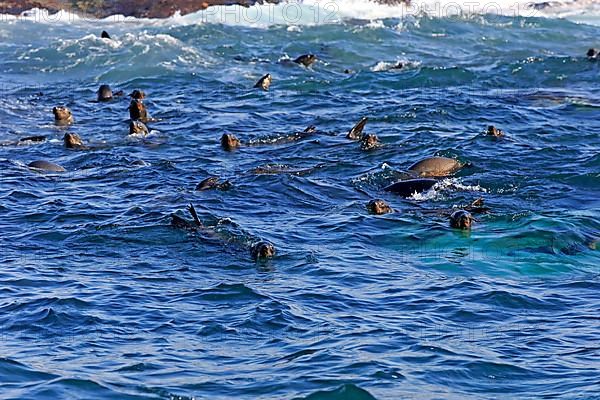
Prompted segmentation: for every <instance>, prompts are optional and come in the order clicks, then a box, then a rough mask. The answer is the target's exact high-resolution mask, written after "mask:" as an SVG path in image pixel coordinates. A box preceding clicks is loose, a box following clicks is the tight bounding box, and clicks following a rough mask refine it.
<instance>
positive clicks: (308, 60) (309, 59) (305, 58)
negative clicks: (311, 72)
mask: <svg viewBox="0 0 600 400" xmlns="http://www.w3.org/2000/svg"><path fill="white" fill-rule="evenodd" d="M315 61H317V56H315V55H314V54H303V55H301V56H300V57H298V58H296V59H295V60H294V62H295V63H296V64H302V65H304V66H305V67H310V66H311V65H313V64H314V62H315Z"/></svg>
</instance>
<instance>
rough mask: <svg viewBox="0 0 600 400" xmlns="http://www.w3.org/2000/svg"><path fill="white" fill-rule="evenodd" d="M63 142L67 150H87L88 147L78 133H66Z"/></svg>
mask: <svg viewBox="0 0 600 400" xmlns="http://www.w3.org/2000/svg"><path fill="white" fill-rule="evenodd" d="M63 141H64V143H65V147H66V148H67V149H85V148H86V146H85V144H84V143H83V140H81V137H79V135H78V134H76V133H65V136H64V137H63Z"/></svg>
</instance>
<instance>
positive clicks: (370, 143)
mask: <svg viewBox="0 0 600 400" xmlns="http://www.w3.org/2000/svg"><path fill="white" fill-rule="evenodd" d="M368 121H369V118H368V117H362V118H361V119H360V121H358V122H357V123H356V125H354V126H353V127H352V129H350V131H349V132H348V133H347V134H346V138H348V139H350V140H358V141H360V149H361V150H373V149H376V148H379V147H381V142H380V141H379V138H378V137H377V135H373V134H365V133H363V130H364V129H365V125H366V124H367V122H368Z"/></svg>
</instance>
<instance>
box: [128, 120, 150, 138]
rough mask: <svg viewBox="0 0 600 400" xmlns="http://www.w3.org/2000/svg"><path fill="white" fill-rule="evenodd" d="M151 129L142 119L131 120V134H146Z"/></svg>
mask: <svg viewBox="0 0 600 400" xmlns="http://www.w3.org/2000/svg"><path fill="white" fill-rule="evenodd" d="M149 132H150V131H149V130H148V126H146V124H144V123H143V122H142V121H129V134H130V135H143V136H146V135H147V134H148V133H149Z"/></svg>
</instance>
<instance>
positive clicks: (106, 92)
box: [96, 85, 123, 102]
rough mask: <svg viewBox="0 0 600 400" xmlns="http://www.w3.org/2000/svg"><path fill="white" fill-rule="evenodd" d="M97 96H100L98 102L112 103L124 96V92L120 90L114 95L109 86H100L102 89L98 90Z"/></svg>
mask: <svg viewBox="0 0 600 400" xmlns="http://www.w3.org/2000/svg"><path fill="white" fill-rule="evenodd" d="M96 94H97V95H98V97H97V101H98V102H105V101H111V100H113V99H114V98H115V97H120V96H123V91H122V90H119V91H118V92H115V93H113V91H112V89H111V87H110V86H109V85H100V87H99V88H98V92H96Z"/></svg>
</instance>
